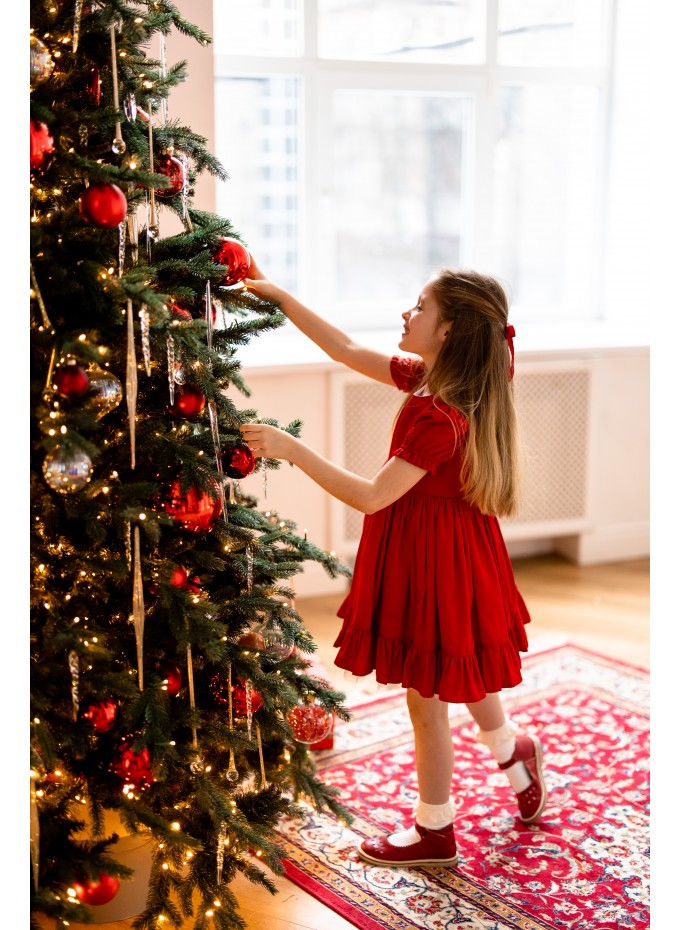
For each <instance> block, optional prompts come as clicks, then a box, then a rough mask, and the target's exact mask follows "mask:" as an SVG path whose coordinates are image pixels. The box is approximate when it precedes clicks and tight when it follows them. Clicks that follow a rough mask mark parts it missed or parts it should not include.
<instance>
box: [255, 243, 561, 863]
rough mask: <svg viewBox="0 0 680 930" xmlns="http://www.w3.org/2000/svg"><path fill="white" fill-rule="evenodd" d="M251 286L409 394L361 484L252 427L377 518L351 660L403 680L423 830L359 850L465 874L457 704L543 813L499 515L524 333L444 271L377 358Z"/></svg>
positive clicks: (359, 564)
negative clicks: (511, 715) (520, 691)
mask: <svg viewBox="0 0 680 930" xmlns="http://www.w3.org/2000/svg"><path fill="white" fill-rule="evenodd" d="M250 273H251V277H250V278H247V279H246V281H245V282H244V283H245V285H246V286H247V287H249V288H250V289H251V290H253V291H255V292H256V293H257V294H259V295H261V296H262V297H264V298H267V299H268V300H273V301H276V302H278V303H279V304H280V306H281V309H282V311H283V312H284V313H285V314H286V316H287V317H288V318H289V319H290V320H291V321H292V322H293V323H294V324H295V325H296V326H297V327H298V328H299V329H300V330H301V331H302V332H303V333H305V335H307V336H309V338H310V339H312V341H313V342H315V343H316V344H317V345H318V346H320V347H321V348H322V349H323V350H324V351H325V352H326V353H327V354H328V355H329V356H330V357H331V358H332V359H334V360H335V361H338V362H342V363H344V364H345V365H348V366H349V367H350V368H353V369H354V370H355V371H359V372H361V373H362V374H364V375H368V376H369V377H371V378H375V379H376V380H377V381H381V382H384V383H385V384H389V385H396V387H397V388H399V390H401V391H405V392H407V394H408V396H407V398H406V400H405V401H404V404H403V405H402V407H401V411H400V413H399V415H398V418H397V420H396V424H395V427H394V433H393V436H392V442H391V446H390V452H389V457H388V459H387V461H386V463H385V464H384V465H383V467H382V468H381V469H380V471H379V472H378V473H377V475H375V477H374V478H372V479H369V478H363V477H360V476H358V475H355V474H352V473H351V472H348V471H346V470H345V469H343V468H340V467H339V466H337V465H334V464H333V463H332V462H329V461H328V460H327V459H325V458H323V457H322V456H321V455H318V454H317V453H316V452H314V451H313V450H312V449H311V448H309V446H307V445H305V443H303V442H302V441H300V440H299V439H295V438H294V437H293V436H290V435H289V434H288V433H286V432H284V431H282V430H279V429H276V428H275V427H272V426H266V425H262V424H255V423H251V424H247V425H244V426H242V427H241V431H242V433H243V436H244V438H245V440H246V442H247V443H248V444H249V445H250V447H251V449H252V451H253V452H254V454H255V455H256V456H257V457H263V456H268V457H272V458H278V459H285V460H287V461H289V462H292V463H293V464H294V465H297V466H298V468H301V469H302V471H304V472H305V473H306V474H307V475H309V477H310V478H312V479H313V480H314V481H316V482H317V484H319V485H320V486H321V487H322V488H324V489H325V490H326V491H328V492H329V493H330V494H332V495H333V496H334V497H337V498H339V499H340V500H341V501H344V502H345V503H346V504H349V505H350V506H351V507H356V508H357V509H358V510H360V511H362V512H363V513H365V514H366V517H365V519H364V527H363V532H362V537H361V542H360V544H359V548H358V551H357V557H356V563H355V570H354V576H353V579H352V585H351V589H350V592H349V594H348V596H347V598H346V599H345V601H344V602H343V604H342V605H341V607H340V609H339V610H338V615H339V616H340V617H341V618H343V621H344V622H343V625H342V629H341V630H340V634H339V636H338V638H337V640H336V642H335V645H336V646H339V647H340V648H339V651H338V654H337V658H336V660H335V662H336V665H338V666H339V667H340V668H344V669H348V670H349V671H350V672H352V673H354V674H355V675H366V674H368V673H369V672H371V671H373V670H375V673H376V678H377V680H378V681H379V682H381V683H384V684H389V683H396V684H401V685H402V686H403V687H405V688H406V689H407V693H406V698H407V703H408V709H409V714H410V718H411V722H412V724H413V729H414V735H415V753H416V771H417V776H418V792H419V799H418V802H417V804H416V807H415V823H414V824H413V825H412V826H411V827H410V828H408V829H406V830H403V831H401V832H399V833H394V834H392V835H390V836H385V837H381V838H380V839H378V840H364V841H363V842H362V843H361V845H360V846H359V853H360V855H361V856H362V857H363V858H364V859H365V860H367V861H368V862H372V863H377V864H380V865H402V866H406V865H455V864H456V863H457V861H458V856H457V853H456V840H455V837H454V831H453V816H454V805H453V802H452V799H451V798H450V796H449V793H450V786H451V776H452V774H453V747H452V744H451V733H450V728H449V721H448V703H449V702H455V703H465V704H466V705H467V707H468V710H469V711H470V713H471V715H472V717H473V718H474V720H475V722H476V724H477V739H478V740H479V741H480V742H481V743H483V744H484V745H486V746H487V747H488V748H489V749H490V751H491V752H492V754H493V756H494V758H495V759H496V761H497V762H498V764H499V766H500V768H501V769H502V770H503V771H504V772H505V773H506V775H507V776H508V779H509V781H510V784H511V786H512V788H513V789H514V790H515V792H516V794H517V804H518V807H519V813H520V819H521V820H522V821H523V822H524V823H533V822H534V821H535V820H537V819H538V817H539V816H540V815H541V813H542V812H543V809H544V807H545V802H546V787H545V782H544V779H543V773H542V752H541V744H540V742H539V740H538V739H537V737H535V736H529V735H526V734H520V733H518V731H517V729H516V728H515V726H514V725H513V724H512V723H510V721H509V720H508V719H507V718H506V717H505V713H504V710H503V706H502V704H501V701H500V696H499V692H500V690H501V689H502V688H509V687H513V686H514V685H517V684H519V682H520V681H521V680H522V676H521V673H520V657H519V652H520V651H526V649H527V640H526V635H525V630H524V624H526V623H528V622H529V614H528V612H527V609H526V606H525V604H524V601H523V600H522V597H521V595H520V593H519V592H518V590H517V588H516V586H515V580H514V576H513V572H512V567H511V564H510V560H509V558H508V554H507V550H506V548H505V543H504V542H503V537H502V535H501V531H500V527H499V524H498V520H497V515H503V514H510V513H512V512H513V511H514V509H515V506H516V497H517V464H516V450H515V408H514V400H513V384H512V377H513V373H514V347H513V341H512V340H513V336H514V329H513V327H512V326H508V306H507V301H506V297H505V293H504V291H503V289H502V288H501V286H500V285H499V284H498V282H497V281H495V280H494V279H493V278H489V277H486V276H483V275H481V274H477V273H476V272H473V271H449V270H444V271H441V272H440V273H439V274H438V275H436V276H435V277H434V278H432V279H431V280H430V281H428V282H427V284H426V285H425V286H424V287H423V289H422V292H421V294H420V296H419V298H418V302H417V304H416V306H415V307H414V308H413V309H412V310H407V311H406V312H405V313H403V314H402V318H403V320H404V330H403V333H402V336H401V341H400V342H399V348H400V349H401V350H403V351H404V352H407V353H410V354H411V355H414V356H418V360H415V359H410V358H407V357H405V356H394V357H390V356H388V355H383V354H381V353H380V352H375V351H373V350H372V349H367V348H362V347H361V346H359V345H357V344H356V343H354V342H353V341H352V340H351V339H350V338H349V337H348V336H346V335H345V334H344V333H342V332H341V331H340V330H338V329H336V328H335V327H334V326H332V325H330V324H329V323H327V322H326V321H325V320H323V319H321V318H320V317H319V316H317V315H316V314H315V313H313V312H312V311H311V310H309V309H308V308H307V307H305V306H303V305H302V304H301V303H299V301H297V300H296V299H295V298H294V297H292V296H291V295H290V294H288V293H287V292H286V291H284V290H282V289H281V288H279V287H277V286H276V285H274V284H272V283H271V282H270V281H267V280H266V279H265V278H264V276H263V275H262V273H261V272H260V270H259V268H258V267H257V265H256V263H255V262H254V261H253V262H252V263H251V266H250Z"/></svg>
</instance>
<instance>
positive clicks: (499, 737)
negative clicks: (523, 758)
mask: <svg viewBox="0 0 680 930" xmlns="http://www.w3.org/2000/svg"><path fill="white" fill-rule="evenodd" d="M516 733H517V727H516V726H515V724H514V723H512V722H511V721H510V720H506V721H505V723H504V724H503V726H501V727H498V729H497V730H480V729H479V728H477V733H476V736H477V742H479V743H483V744H484V745H485V746H487V747H488V748H489V749H490V750H491V754H492V755H493V757H494V759H495V760H496V762H499V763H501V762H507V761H508V759H511V758H512V754H513V752H514V751H515V735H516ZM503 771H504V772H505V774H506V775H507V776H508V781H509V782H510V784H511V785H512V787H513V788H514V790H515V791H516V792H517V793H519V792H520V791H524V789H525V788H528V787H529V785H530V784H531V778H530V776H529V773H528V772H527V769H526V766H525V765H524V763H523V762H515V764H514V765H511V766H510V768H509V769H503Z"/></svg>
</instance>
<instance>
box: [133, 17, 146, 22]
mask: <svg viewBox="0 0 680 930" xmlns="http://www.w3.org/2000/svg"><path fill="white" fill-rule="evenodd" d="M135 22H136V23H143V22H144V20H143V19H142V17H141V16H135Z"/></svg>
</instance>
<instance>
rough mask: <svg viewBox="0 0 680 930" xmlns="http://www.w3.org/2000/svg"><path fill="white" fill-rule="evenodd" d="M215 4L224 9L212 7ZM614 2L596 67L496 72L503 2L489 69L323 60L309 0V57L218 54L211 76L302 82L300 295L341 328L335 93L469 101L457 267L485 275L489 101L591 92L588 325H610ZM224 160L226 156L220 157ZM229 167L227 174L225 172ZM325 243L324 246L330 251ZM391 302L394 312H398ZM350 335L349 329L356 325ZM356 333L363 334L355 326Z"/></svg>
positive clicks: (490, 26) (488, 257) (490, 14)
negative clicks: (511, 90)
mask: <svg viewBox="0 0 680 930" xmlns="http://www.w3.org/2000/svg"><path fill="white" fill-rule="evenodd" d="M216 2H219V0H216ZM616 7H617V0H604V7H603V17H604V22H605V29H604V36H603V43H604V50H603V63H602V65H601V66H600V67H554V68H553V67H542V66H531V67H518V66H510V65H500V64H499V63H498V61H497V56H496V37H497V32H498V0H487V18H486V40H485V42H486V61H485V62H484V63H483V64H477V65H463V64H461V65H449V64H439V63H414V62H401V61H391V62H376V61H370V60H356V59H342V60H341V59H329V58H320V57H318V54H317V25H318V24H317V4H316V0H304V20H303V22H304V36H303V46H302V47H303V54H301V55H299V56H295V55H285V56H284V55H281V56H278V57H276V56H270V55H268V56H256V55H234V54H229V55H218V54H216V55H215V76H216V78H226V77H232V76H243V77H249V76H253V77H254V76H258V77H268V76H272V75H281V76H284V75H285V76H288V77H294V78H299V79H301V87H302V93H301V98H300V115H301V128H300V136H299V140H300V149H299V153H298V165H299V188H298V195H299V211H298V216H299V227H298V269H299V271H298V273H299V278H298V289H297V294H298V296H299V297H300V298H301V299H302V300H304V301H306V302H308V303H309V304H310V305H311V306H313V307H315V308H318V309H319V311H321V312H325V313H327V314H328V315H329V317H334V318H335V319H338V320H339V319H341V318H342V314H341V307H340V306H331V302H330V300H329V291H330V294H331V295H333V298H332V299H333V302H335V301H336V298H335V296H334V295H335V291H334V290H333V289H332V288H330V289H329V281H330V282H332V281H333V279H334V276H335V267H334V265H333V247H332V239H331V240H329V237H332V230H331V228H330V223H329V221H328V218H327V217H328V208H329V203H328V198H329V196H330V192H329V190H328V188H327V187H326V186H325V184H324V178H323V176H322V171H321V166H322V165H323V164H324V163H327V162H326V159H327V157H328V147H329V146H330V145H331V139H330V134H329V132H328V127H329V125H330V102H331V99H332V94H333V92H334V91H335V90H337V89H343V88H366V89H368V90H372V89H388V90H389V89H394V90H396V91H399V90H404V89H408V90H412V91H420V92H423V93H433V94H437V93H440V94H442V93H443V94H447V93H464V94H469V95H470V96H471V97H472V100H473V126H472V137H471V139H470V143H469V144H470V152H469V158H468V167H469V170H470V171H472V172H473V175H474V176H473V177H472V178H469V183H470V185H471V195H470V201H469V203H468V205H467V206H468V220H469V227H468V229H469V232H468V233H467V235H466V237H465V240H464V243H463V249H464V254H463V255H462V256H461V263H465V264H467V265H471V266H473V267H474V266H475V265H476V266H478V267H480V268H483V269H488V268H489V267H491V265H492V250H493V242H492V225H493V216H494V203H493V187H494V185H493V170H494V164H493V162H494V144H495V113H494V106H493V95H494V93H495V91H496V89H497V88H498V87H500V86H502V85H505V84H513V83H515V84H523V85H526V84H538V85H543V86H549V85H566V86H586V87H592V88H594V89H596V90H598V91H599V92H600V94H601V100H602V107H603V114H604V118H603V119H602V121H601V123H600V139H599V146H598V148H599V151H598V152H597V175H598V183H597V190H598V192H599V201H600V202H599V204H598V209H597V226H596V229H595V236H594V238H595V242H596V256H595V267H596V268H598V269H600V272H599V274H596V276H595V277H596V280H594V282H593V286H592V289H591V297H590V303H591V307H590V308H589V309H590V313H589V319H588V320H582V321H581V322H582V323H585V324H586V325H590V324H602V323H605V322H606V321H607V318H608V317H609V319H610V320H611V315H610V311H609V310H608V308H607V307H606V301H605V287H606V282H605V272H604V269H605V252H606V250H605V235H606V222H607V209H608V203H607V200H608V184H607V177H608V165H609V157H610V150H611V123H612V96H613V83H612V81H613V68H614V44H615V43H614V39H615V30H616ZM217 154H218V156H219V154H220V153H217ZM227 168H228V166H227ZM324 243H325V247H324ZM393 303H394V301H391V302H390V308H391V310H392V311H394V307H393ZM372 306H373V309H374V310H375V315H374V319H375V318H376V317H377V319H378V320H379V322H378V323H377V325H376V326H375V327H374V329H375V330H382V329H385V328H386V327H387V322H386V318H385V316H384V315H382V314H381V311H384V310H385V307H380V306H379V305H376V304H375V303H374V304H373V305H372ZM349 328H353V326H350V327H349ZM357 328H358V327H357Z"/></svg>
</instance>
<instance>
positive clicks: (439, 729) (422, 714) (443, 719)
mask: <svg viewBox="0 0 680 930" xmlns="http://www.w3.org/2000/svg"><path fill="white" fill-rule="evenodd" d="M406 703H407V704H408V712H409V715H410V717H411V724H412V726H413V734H414V737H415V746H416V772H417V774H418V794H419V795H420V800H421V801H422V802H424V803H425V804H431V805H439V804H448V802H449V795H450V791H451V776H452V775H453V743H452V742H451V728H450V726H449V705H448V704H446V703H444V702H443V701H440V700H439V698H437V697H432V698H424V697H421V696H420V694H418V692H417V691H414V690H413V688H409V689H408V691H407V692H406ZM447 823H450V820H449V821H447ZM423 826H427V824H423Z"/></svg>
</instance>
